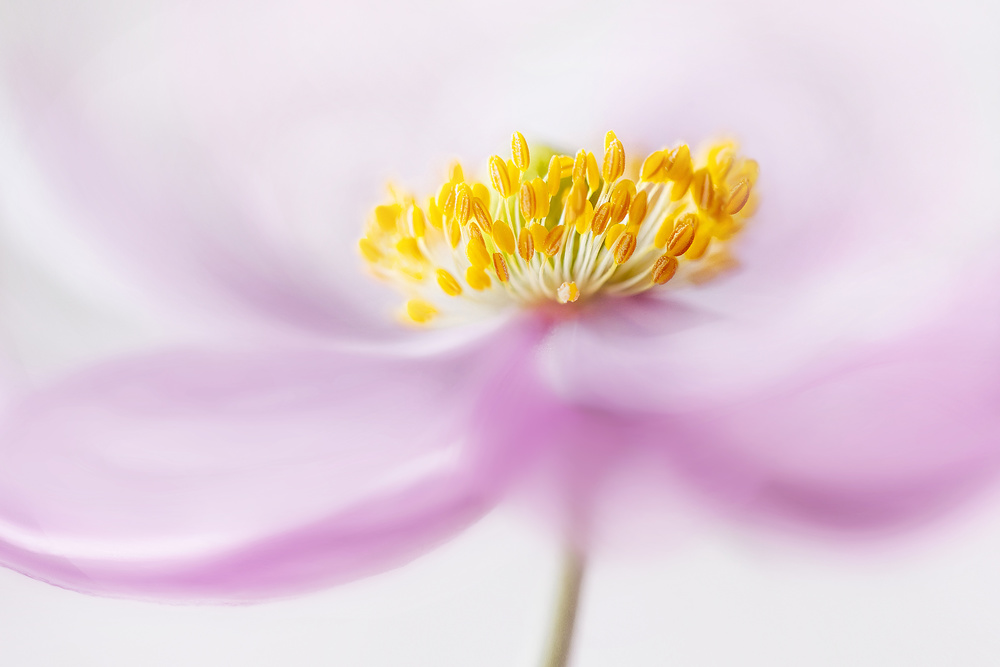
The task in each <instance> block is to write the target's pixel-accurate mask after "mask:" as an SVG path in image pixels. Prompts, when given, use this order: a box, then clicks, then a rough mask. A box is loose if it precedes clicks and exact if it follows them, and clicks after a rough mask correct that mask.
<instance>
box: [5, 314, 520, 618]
mask: <svg viewBox="0 0 1000 667" xmlns="http://www.w3.org/2000/svg"><path fill="white" fill-rule="evenodd" d="M533 331H534V330H533V329H531V328H525V327H520V328H518V327H514V328H507V329H504V330H502V331H499V332H496V333H495V335H494V336H491V337H488V338H486V339H483V340H481V341H480V342H479V344H478V345H474V346H466V347H464V348H459V349H455V350H453V351H451V352H449V353H444V354H436V355H431V356H419V357H417V356H411V357H397V358H385V357H376V356H371V355H366V354H363V353H353V354H343V353H336V352H329V351H322V350H315V349H312V350H295V349H291V350H289V349H286V350H274V351H270V352H260V351H241V350H232V351H221V350H188V351H183V350H181V351H175V352H164V353H161V354H157V355H153V356H149V357H145V358H139V359H133V360H129V361H122V362H118V363H112V364H108V365H105V366H103V367H99V368H95V369H94V370H92V371H89V372H85V373H83V374H81V375H78V376H77V377H74V378H72V379H70V380H68V381H66V382H64V383H62V384H60V385H58V386H56V387H54V388H52V389H50V390H47V391H44V392H41V393H39V394H37V395H35V396H32V397H29V398H28V399H27V400H25V401H24V402H22V403H20V404H17V405H15V406H13V407H12V408H11V410H10V411H9V414H8V415H7V416H6V419H5V423H4V430H3V435H2V439H0V443H2V444H0V462H2V465H0V560H2V561H3V563H4V564H5V565H8V566H10V567H12V568H14V569H17V570H20V571H22V572H24V573H26V574H29V575H31V576H33V577H37V578H39V579H43V580H45V581H49V582H52V583H54V584H57V585H60V586H66V587H70V588H74V589H78V590H82V591H86V592H90V593H101V594H108V595H123V596H138V597H147V596H148V597H156V598H159V599H168V598H173V599H184V600H247V599H255V598H260V597H263V596H274V595H283V594H290V593H294V592H298V591H303V590H311V589H315V588H318V587H321V586H324V585H328V584H330V583H334V582H338V581H343V580H345V579H349V578H352V577H357V576H362V575H365V574H369V573H372V572H376V571H379V570H381V569H384V568H387V567H391V566H393V565H397V564H400V563H402V562H405V561H406V560H408V559H410V558H412V557H414V556H416V555H418V554H420V553H422V552H423V551H425V550H427V549H429V548H430V547H432V546H434V545H435V544H437V543H439V542H440V541H441V540H443V539H444V538H445V537H447V536H449V535H451V534H452V533H453V532H455V531H457V530H459V529H460V528H462V527H464V526H465V525H467V524H468V523H470V522H471V521H474V520H475V519H477V518H478V517H479V516H481V515H482V513H483V512H485V511H486V510H487V509H489V508H490V506H491V505H492V503H493V502H494V501H495V500H496V497H497V495H498V493H499V491H500V489H501V487H502V485H503V481H504V478H505V476H506V475H507V474H509V472H511V468H510V465H508V464H509V463H510V461H509V459H508V458H507V456H508V454H507V453H506V452H503V451H496V450H495V449H491V446H490V445H489V444H488V443H484V442H481V441H480V440H478V439H477V436H476V432H477V431H476V428H475V424H473V423H471V422H470V415H471V413H472V409H473V406H474V404H475V402H476V401H477V400H478V398H479V396H480V395H481V394H482V388H483V387H484V386H489V385H490V383H491V382H493V381H494V380H495V379H496V378H497V377H498V376H500V375H502V374H504V373H505V372H506V369H507V368H508V367H509V366H510V364H511V362H512V360H514V359H516V358H518V357H520V356H523V354H524V352H523V351H524V349H525V347H526V346H527V345H529V344H530V342H529V341H530V340H532V339H533V337H534V336H536V334H534V333H532V332H533Z"/></svg>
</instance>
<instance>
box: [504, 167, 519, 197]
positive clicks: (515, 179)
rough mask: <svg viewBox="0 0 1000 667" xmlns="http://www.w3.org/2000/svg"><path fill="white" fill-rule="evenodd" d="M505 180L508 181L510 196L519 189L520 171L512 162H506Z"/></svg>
mask: <svg viewBox="0 0 1000 667" xmlns="http://www.w3.org/2000/svg"><path fill="white" fill-rule="evenodd" d="M507 178H509V179H510V191H511V194H513V193H514V192H517V189H518V188H519V187H521V171H520V170H519V169H518V168H517V165H516V164H514V161H513V160H507Z"/></svg>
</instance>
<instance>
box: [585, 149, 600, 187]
mask: <svg viewBox="0 0 1000 667" xmlns="http://www.w3.org/2000/svg"><path fill="white" fill-rule="evenodd" d="M600 185H601V170H600V169H599V168H598V166H597V158H596V157H594V154H593V153H587V186H588V187H589V188H590V191H591V192H597V188H598V187H600Z"/></svg>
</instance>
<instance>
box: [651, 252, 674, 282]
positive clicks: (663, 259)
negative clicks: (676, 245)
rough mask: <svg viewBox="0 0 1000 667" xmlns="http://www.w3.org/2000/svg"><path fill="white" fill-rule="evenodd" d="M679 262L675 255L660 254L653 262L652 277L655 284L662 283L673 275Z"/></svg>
mask: <svg viewBox="0 0 1000 667" xmlns="http://www.w3.org/2000/svg"><path fill="white" fill-rule="evenodd" d="M679 265H680V262H678V261H677V258H676V257H672V256H670V255H660V258H659V259H657V260H656V261H655V262H654V263H653V270H652V279H653V283H654V284H655V285H663V284H664V283H666V282H667V281H668V280H670V279H671V278H673V277H674V274H675V273H677V267H678V266H679Z"/></svg>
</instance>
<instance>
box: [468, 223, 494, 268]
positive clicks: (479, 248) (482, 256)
mask: <svg viewBox="0 0 1000 667" xmlns="http://www.w3.org/2000/svg"><path fill="white" fill-rule="evenodd" d="M465 255H466V257H468V258H469V262H470V263H471V264H472V265H473V266H478V267H480V268H486V267H487V266H489V265H490V252H489V250H487V249H486V241H484V240H483V234H482V232H480V231H479V227H478V226H477V225H476V224H475V223H472V224H471V225H469V242H468V244H467V245H466V247H465Z"/></svg>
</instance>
